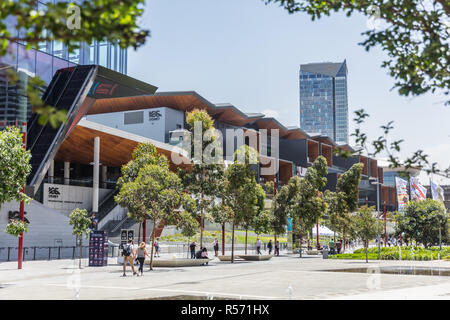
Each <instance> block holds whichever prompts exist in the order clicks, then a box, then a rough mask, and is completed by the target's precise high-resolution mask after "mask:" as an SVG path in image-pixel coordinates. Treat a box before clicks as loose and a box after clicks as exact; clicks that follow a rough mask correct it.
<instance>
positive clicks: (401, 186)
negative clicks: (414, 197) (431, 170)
mask: <svg viewBox="0 0 450 320" xmlns="http://www.w3.org/2000/svg"><path fill="white" fill-rule="evenodd" d="M407 185H408V181H406V180H403V179H401V178H399V177H395V186H396V189H397V203H398V211H400V212H403V209H404V207H405V206H406V205H407V204H408V199H409V197H408V189H407Z"/></svg>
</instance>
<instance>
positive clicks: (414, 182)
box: [409, 177, 427, 201]
mask: <svg viewBox="0 0 450 320" xmlns="http://www.w3.org/2000/svg"><path fill="white" fill-rule="evenodd" d="M409 183H410V190H411V200H419V201H422V200H425V199H426V198H427V188H425V187H424V186H423V185H421V184H420V182H419V179H417V178H415V177H411V179H410V180H409Z"/></svg>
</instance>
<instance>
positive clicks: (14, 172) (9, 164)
mask: <svg viewBox="0 0 450 320" xmlns="http://www.w3.org/2000/svg"><path fill="white" fill-rule="evenodd" d="M30 159H31V153H30V151H26V150H25V149H24V148H23V144H22V134H21V133H20V130H19V129H18V128H14V127H8V128H6V129H5V130H2V131H0V208H1V205H2V204H3V203H5V202H9V201H13V200H15V201H18V202H19V201H22V200H24V201H26V202H29V201H30V200H31V199H30V198H29V197H27V196H26V195H25V194H24V193H22V189H23V187H24V186H25V184H26V182H27V176H28V175H29V174H30V172H31V165H30Z"/></svg>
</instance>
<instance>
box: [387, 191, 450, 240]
mask: <svg viewBox="0 0 450 320" xmlns="http://www.w3.org/2000/svg"><path fill="white" fill-rule="evenodd" d="M395 228H396V232H397V233H400V234H402V233H404V238H405V239H410V240H414V241H416V242H418V243H422V244H423V245H424V246H425V247H429V246H431V245H437V244H439V229H440V230H441V237H442V241H443V242H447V241H448V214H447V212H446V209H445V207H444V205H443V204H442V203H441V202H438V201H434V200H431V199H426V200H424V201H411V202H409V203H408V204H407V205H406V206H405V209H404V211H403V213H401V214H397V215H396V225H395Z"/></svg>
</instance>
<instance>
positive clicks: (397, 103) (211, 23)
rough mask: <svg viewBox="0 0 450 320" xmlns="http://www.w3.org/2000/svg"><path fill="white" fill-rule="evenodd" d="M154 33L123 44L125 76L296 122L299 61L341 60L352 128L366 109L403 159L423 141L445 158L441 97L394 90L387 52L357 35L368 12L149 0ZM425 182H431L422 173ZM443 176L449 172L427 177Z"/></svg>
mask: <svg viewBox="0 0 450 320" xmlns="http://www.w3.org/2000/svg"><path fill="white" fill-rule="evenodd" d="M140 24H141V26H142V27H144V28H147V29H150V31H151V37H150V38H149V39H148V40H147V42H146V44H145V45H144V46H142V47H140V48H139V49H138V50H137V51H134V50H133V49H129V52H128V74H129V75H130V76H132V77H135V78H138V79H140V80H143V81H145V82H148V83H151V84H153V85H155V86H157V87H158V88H159V89H158V91H187V90H194V91H196V92H198V93H199V94H200V95H202V96H203V97H205V98H206V99H207V100H209V101H211V102H213V103H224V102H229V103H232V104H233V105H235V106H236V107H238V108H239V109H241V110H242V111H244V112H262V113H264V114H266V115H267V116H273V117H275V118H276V119H278V120H279V121H280V122H281V123H282V124H284V125H286V126H295V125H296V126H299V124H300V118H299V117H300V111H299V79H298V76H299V67H300V64H305V63H313V62H342V61H344V59H346V60H347V66H348V84H347V85H348V102H349V120H350V121H349V123H350V132H353V131H354V129H355V125H354V124H353V121H352V119H353V112H354V111H355V110H358V109H361V108H363V109H365V110H366V112H367V113H369V114H370V118H369V119H368V121H367V122H366V123H365V124H364V126H363V127H362V130H363V131H365V132H366V133H367V134H368V137H369V138H372V139H375V138H377V137H378V136H380V135H381V134H382V131H381V129H380V126H381V125H384V124H386V123H387V122H389V121H391V120H392V121H394V127H395V129H394V131H393V132H392V140H397V139H404V140H405V142H403V143H402V150H401V153H400V157H401V158H406V157H408V156H410V155H411V154H412V153H413V152H414V151H416V150H418V149H421V150H423V151H424V152H425V153H427V154H429V155H430V160H431V161H432V162H437V163H439V166H440V167H442V168H447V167H449V166H450V125H449V124H450V106H444V101H445V97H444V96H443V95H438V94H434V95H432V94H425V95H422V96H419V97H404V96H400V95H399V94H398V92H397V90H396V89H393V90H392V87H393V84H394V79H393V78H391V77H390V76H389V75H388V70H387V69H383V68H381V64H382V62H383V60H385V59H387V55H386V54H385V53H384V52H382V51H381V50H380V49H379V48H376V49H372V50H371V51H369V52H367V51H366V50H365V49H364V48H363V47H362V46H359V45H358V43H359V42H361V41H362V40H363V39H364V37H363V36H362V35H361V33H362V32H364V31H366V30H367V28H368V26H367V18H366V17H364V16H362V15H352V16H351V17H350V18H348V17H346V16H345V15H342V14H333V15H332V16H331V17H324V18H322V19H320V20H317V21H311V19H310V18H309V16H307V15H306V14H301V13H298V14H294V15H290V14H288V13H287V11H285V10H284V9H282V8H280V7H279V6H278V5H273V4H271V5H265V4H264V2H263V1H262V0H147V3H146V9H145V14H144V16H143V18H142V19H141V21H140ZM420 178H421V181H422V183H423V184H428V183H429V182H428V178H427V176H426V175H425V174H422V175H421V177H420ZM433 179H434V180H435V181H436V182H440V183H441V184H450V180H448V179H442V178H440V177H438V176H434V177H433Z"/></svg>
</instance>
